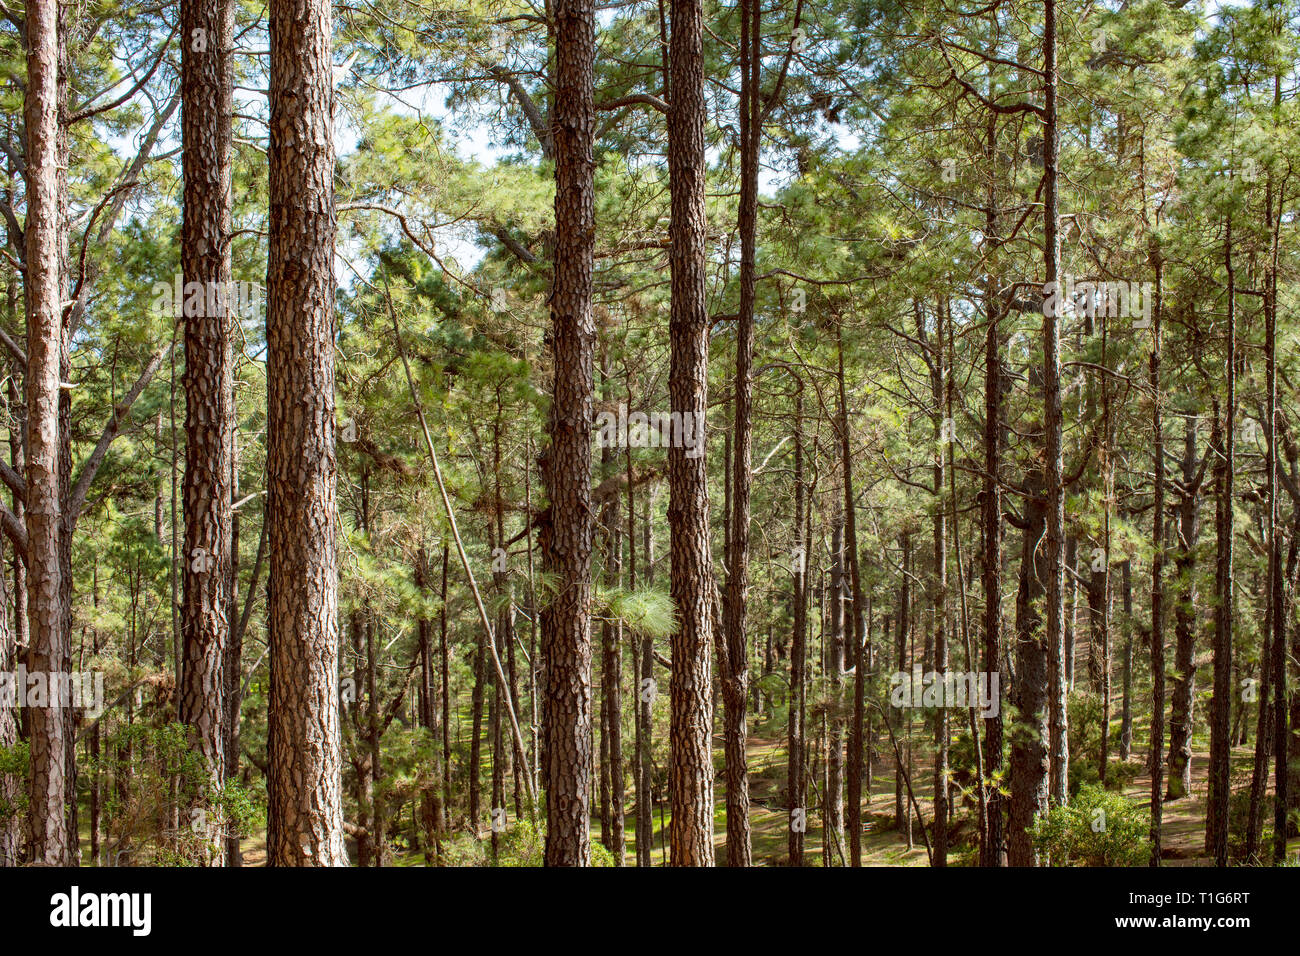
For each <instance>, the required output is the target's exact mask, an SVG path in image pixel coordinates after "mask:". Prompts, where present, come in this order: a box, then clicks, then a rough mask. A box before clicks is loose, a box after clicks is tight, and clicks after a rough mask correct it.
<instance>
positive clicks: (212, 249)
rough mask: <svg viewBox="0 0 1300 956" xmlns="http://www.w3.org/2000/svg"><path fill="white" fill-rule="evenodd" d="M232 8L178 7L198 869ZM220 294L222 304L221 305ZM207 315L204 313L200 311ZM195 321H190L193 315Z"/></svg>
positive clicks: (221, 734) (187, 596)
mask: <svg viewBox="0 0 1300 956" xmlns="http://www.w3.org/2000/svg"><path fill="white" fill-rule="evenodd" d="M233 32H234V4H233V3H232V2H231V0H183V2H182V3H181V36H182V37H183V38H184V39H183V40H182V44H181V134H182V143H183V152H182V157H183V160H182V169H183V175H184V203H183V216H182V221H181V271H182V274H183V277H184V282H185V284H186V286H187V287H188V286H189V284H190V283H198V284H199V285H200V288H201V289H202V290H203V293H202V295H201V296H200V298H201V300H202V301H201V303H195V302H193V301H192V300H191V299H190V297H189V296H188V295H187V296H186V298H185V301H184V309H183V311H184V316H185V480H184V484H183V486H182V492H181V494H182V502H183V510H184V514H185V545H184V549H183V551H182V556H183V557H182V568H183V571H182V588H181V593H182V597H181V641H182V647H183V649H184V651H183V652H184V665H183V667H182V668H181V687H180V719H181V721H182V722H183V723H184V724H186V725H187V727H188V728H189V736H190V745H191V748H192V749H193V752H194V753H195V754H197V755H198V757H199V759H200V760H201V761H202V765H203V774H204V781H203V784H202V786H201V788H200V789H199V790H198V792H196V793H192V794H190V795H189V799H190V805H191V812H192V813H193V812H195V811H198V812H201V813H203V814H204V815H205V817H206V824H207V825H206V826H205V827H204V828H203V829H202V831H201V833H202V834H203V836H204V837H205V839H204V841H203V842H204V846H203V847H202V849H201V861H202V862H204V863H206V864H210V865H218V866H219V865H222V864H223V863H224V862H225V842H224V839H223V837H222V833H221V830H222V827H223V824H224V821H223V819H222V818H221V816H220V814H219V813H218V812H217V809H216V806H215V805H214V804H213V803H212V801H211V799H210V797H211V796H212V795H213V794H214V793H215V792H216V791H218V790H219V789H220V788H221V786H222V784H223V783H224V779H225V757H226V754H225V746H226V741H225V721H226V713H225V707H224V699H225V681H224V678H223V671H224V667H225V655H226V644H227V642H228V641H229V636H230V621H229V618H228V611H229V595H228V593H227V592H228V586H229V571H230V561H231V513H230V506H231V446H230V427H231V405H232V401H233V398H232V391H231V389H232V384H231V360H230V355H231V352H230V334H229V333H230V309H229V305H228V302H227V301H226V300H227V296H226V294H225V293H226V290H227V289H228V288H229V286H228V283H229V281H230V245H229V241H230V189H231V186H230V183H231V140H232V134H231V97H232V88H233V81H234V75H233V68H232V59H231V46H232V43H233ZM214 293H215V294H214ZM194 305H198V307H197V308H192V306H194ZM191 313H193V314H191Z"/></svg>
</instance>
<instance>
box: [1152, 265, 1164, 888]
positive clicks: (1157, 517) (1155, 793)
mask: <svg viewBox="0 0 1300 956" xmlns="http://www.w3.org/2000/svg"><path fill="white" fill-rule="evenodd" d="M1154 258H1155V263H1154V264H1155V273H1156V285H1155V296H1156V298H1155V302H1154V308H1153V309H1152V326H1151V360H1150V371H1151V393H1152V394H1153V395H1154V396H1155V401H1153V402H1152V403H1151V433H1152V434H1151V438H1152V451H1151V454H1152V469H1153V472H1154V483H1155V488H1154V502H1153V507H1152V526H1151V544H1152V559H1151V683H1152V687H1151V747H1150V756H1151V830H1150V842H1151V865H1152V866H1159V865H1160V841H1161V827H1162V815H1163V812H1164V809H1163V807H1162V806H1161V803H1160V798H1161V788H1162V787H1163V786H1164V781H1163V780H1162V779H1161V778H1162V776H1163V773H1164V760H1163V759H1162V753H1163V747H1164V740H1165V582H1164V569H1165V425H1164V419H1163V417H1162V416H1163V402H1164V396H1163V394H1162V393H1161V391H1160V359H1161V354H1160V349H1161V345H1162V342H1161V339H1160V333H1161V322H1162V320H1163V318H1164V265H1163V260H1162V259H1161V257H1160V255H1159V253H1158V252H1157V253H1156V254H1155V256H1154Z"/></svg>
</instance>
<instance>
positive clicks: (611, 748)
mask: <svg viewBox="0 0 1300 956" xmlns="http://www.w3.org/2000/svg"><path fill="white" fill-rule="evenodd" d="M601 461H602V463H603V464H604V465H605V466H606V467H607V468H608V471H609V473H611V474H612V473H613V471H614V464H615V462H614V452H613V449H612V448H608V447H606V448H603V449H601ZM618 510H619V500H618V495H610V496H609V498H608V499H607V500H606V502H605V505H604V507H603V508H602V509H601V516H600V524H601V538H602V543H603V545H604V549H605V568H604V570H605V586H606V587H618V586H619V584H620V583H621V581H620V577H621V576H622V569H623V541H622V535H621V533H620V530H619V521H618ZM600 638H601V679H600V684H601V688H600V689H601V712H602V715H603V724H604V728H605V730H604V734H605V738H606V739H607V741H608V743H607V744H606V746H605V759H606V761H607V763H608V767H609V770H608V773H607V777H608V780H609V828H608V829H603V830H602V831H601V837H602V839H603V842H604V844H605V848H606V849H608V850H609V852H610V853H611V854H612V855H613V857H614V865H615V866H622V865H623V844H624V837H623V827H624V819H623V803H624V791H623V700H622V697H623V652H622V647H623V625H622V624H621V623H618V622H614V621H604V622H602V623H601V634H600Z"/></svg>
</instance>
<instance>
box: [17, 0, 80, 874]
mask: <svg viewBox="0 0 1300 956" xmlns="http://www.w3.org/2000/svg"><path fill="white" fill-rule="evenodd" d="M26 27H27V89H26V92H25V96H24V102H23V114H24V120H25V123H26V127H27V130H26V132H27V143H26V146H27V155H26V162H27V220H26V224H25V235H24V239H25V242H26V249H25V263H26V267H27V281H26V285H25V292H26V309H27V374H26V389H27V469H26V480H27V501H26V525H27V527H26V530H27V615H28V622H29V623H28V629H29V636H30V641H31V643H30V646H29V648H28V652H27V669H28V670H29V671H40V672H44V673H47V674H48V673H54V672H58V671H61V670H63V669H64V661H65V660H66V659H67V658H68V656H69V648H68V646H67V640H68V634H67V630H66V628H65V626H64V614H63V602H62V599H61V597H62V590H63V581H62V577H63V576H62V568H61V561H60V525H61V521H60V515H61V495H60V486H59V381H60V379H59V370H60V365H59V360H60V352H61V342H62V338H63V322H62V313H63V296H62V288H61V275H60V273H61V262H60V260H61V254H60V248H61V240H60V238H59V236H60V230H61V228H62V223H61V217H60V209H59V191H60V190H59V171H58V166H59V163H60V150H59V136H60V134H59V93H58V82H59V80H58V72H59V62H58V60H59V41H58V32H59V13H58V4H57V3H54V2H52V0H33V2H30V3H28V4H27V8H26ZM50 703H51V704H55V703H57V702H56V701H50ZM67 717H68V714H67V711H66V710H65V709H63V708H61V707H58V706H48V707H34V708H30V710H29V719H30V728H29V737H30V742H31V751H30V754H31V756H30V759H31V776H30V779H29V791H28V798H29V804H28V839H29V841H30V855H29V860H30V861H31V862H35V863H43V864H46V865H51V866H61V865H65V864H68V863H70V862H71V859H70V841H69V839H68V827H67V825H66V820H65V809H66V787H67V778H68V776H69V775H70V773H71V770H70V768H69V766H68V735H69V734H70V728H68V727H66V726H65V722H66V720H67Z"/></svg>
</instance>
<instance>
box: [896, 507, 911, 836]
mask: <svg viewBox="0 0 1300 956" xmlns="http://www.w3.org/2000/svg"><path fill="white" fill-rule="evenodd" d="M902 546H903V558H902V568H901V572H900V578H899V587H898V636H897V640H896V645H897V660H898V671H899V673H901V674H908V667H907V645H908V639H909V638H910V636H911V620H912V607H911V605H912V536H911V534H910V533H908V532H906V531H905V532H903V535H902ZM905 679H910V678H905ZM898 756H899V752H898V750H897V748H895V750H894V758H895V761H894V829H896V830H898V832H899V833H901V834H904V835H905V836H906V838H907V848H908V849H909V850H910V849H911V848H912V813H911V810H910V808H909V807H908V805H907V794H906V789H905V783H906V780H905V779H904V778H905V776H906V774H907V768H905V767H904V766H903V764H902V762H901V761H899V760H898Z"/></svg>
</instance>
